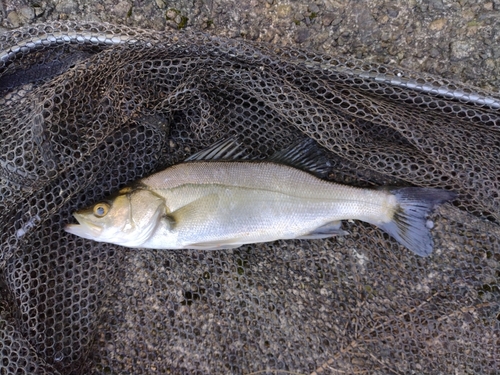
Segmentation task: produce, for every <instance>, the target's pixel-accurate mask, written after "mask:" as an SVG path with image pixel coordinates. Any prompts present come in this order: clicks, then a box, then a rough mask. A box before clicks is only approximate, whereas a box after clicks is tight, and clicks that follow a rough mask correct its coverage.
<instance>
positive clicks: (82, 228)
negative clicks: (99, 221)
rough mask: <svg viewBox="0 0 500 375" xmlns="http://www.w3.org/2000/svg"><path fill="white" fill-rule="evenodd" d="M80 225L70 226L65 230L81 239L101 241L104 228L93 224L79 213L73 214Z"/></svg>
mask: <svg viewBox="0 0 500 375" xmlns="http://www.w3.org/2000/svg"><path fill="white" fill-rule="evenodd" d="M73 216H74V218H75V219H76V220H77V221H78V224H68V225H66V227H65V228H64V230H65V231H66V232H68V233H71V234H74V235H76V236H79V237H83V238H87V239H89V240H94V241H99V237H100V235H101V233H102V227H100V226H99V225H95V224H92V223H90V222H88V221H87V220H85V216H84V215H81V214H79V213H77V212H75V213H74V214H73Z"/></svg>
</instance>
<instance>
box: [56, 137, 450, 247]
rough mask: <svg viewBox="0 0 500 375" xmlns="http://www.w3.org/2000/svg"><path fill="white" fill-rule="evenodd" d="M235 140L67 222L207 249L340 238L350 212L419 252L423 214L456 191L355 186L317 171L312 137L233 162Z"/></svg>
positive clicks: (142, 241) (129, 242)
mask: <svg viewBox="0 0 500 375" xmlns="http://www.w3.org/2000/svg"><path fill="white" fill-rule="evenodd" d="M238 147H239V145H238V144H237V142H236V141H234V140H232V139H231V140H225V141H222V142H218V143H216V144H215V145H214V146H212V147H211V148H209V149H207V150H204V151H202V152H199V153H197V154H195V155H193V156H191V157H190V158H188V159H187V160H186V161H185V162H183V163H181V164H177V165H174V166H172V167H169V168H167V169H165V170H163V171H161V172H158V173H155V174H153V175H151V176H149V177H146V178H144V179H142V180H139V181H137V182H136V183H134V184H133V185H131V186H129V187H127V188H124V189H122V190H120V191H119V192H118V193H116V194H115V195H114V196H112V197H110V198H109V199H106V200H103V201H101V202H98V203H96V204H95V205H93V206H92V207H90V208H87V209H84V210H81V211H78V212H76V213H75V214H74V217H75V218H76V219H77V221H78V222H79V225H78V224H70V225H67V226H66V228H65V229H66V231H67V232H69V233H72V234H75V235H78V236H80V237H83V238H88V239H92V240H95V241H100V242H109V243H114V244H118V245H122V246H127V247H134V248H153V249H203V250H214V249H230V248H235V247H238V246H241V245H244V244H249V243H258V242H268V241H274V240H278V239H316V238H326V237H331V236H335V235H345V234H347V233H346V232H344V231H343V230H342V229H341V220H346V219H355V220H362V221H365V222H368V223H371V224H373V225H376V226H377V227H379V228H380V229H382V230H384V231H385V232H387V233H388V234H390V235H391V236H392V237H394V238H395V239H396V240H397V241H398V242H399V243H401V244H402V245H404V246H406V247H407V248H408V249H410V250H411V251H413V252H414V253H416V254H418V255H421V256H427V255H429V254H431V252H432V250H433V241H432V237H431V234H430V232H429V229H428V228H427V225H426V216H427V215H428V214H429V213H430V212H431V211H432V209H433V208H434V207H435V206H436V205H438V204H441V203H443V202H445V201H448V200H450V199H452V198H454V197H455V194H454V193H452V192H449V191H446V190H440V189H431V188H412V187H408V188H399V189H393V190H380V189H379V190H376V189H362V188H356V187H351V186H346V185H340V184H337V183H333V182H329V181H326V180H324V179H321V178H318V177H317V176H315V175H314V173H316V174H317V173H319V172H321V170H322V165H321V164H320V163H319V162H318V160H319V158H318V152H317V150H318V148H317V147H314V145H312V143H311V141H308V142H304V143H302V144H301V145H298V146H296V147H294V148H291V149H287V150H284V151H282V152H279V153H277V154H276V155H275V156H273V157H271V159H270V160H266V161H257V160H241V159H239V156H240V155H239V152H238V151H239V149H238ZM235 154H236V155H235ZM323 166H324V165H323ZM304 170H307V171H304Z"/></svg>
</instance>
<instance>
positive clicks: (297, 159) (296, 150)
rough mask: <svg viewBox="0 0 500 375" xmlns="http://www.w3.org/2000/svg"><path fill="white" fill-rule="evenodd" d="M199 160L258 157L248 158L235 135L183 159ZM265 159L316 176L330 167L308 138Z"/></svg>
mask: <svg viewBox="0 0 500 375" xmlns="http://www.w3.org/2000/svg"><path fill="white" fill-rule="evenodd" d="M201 160H247V161H257V160H259V159H256V158H248V155H247V150H245V148H244V147H243V146H242V144H241V142H240V141H239V140H238V139H237V138H236V137H231V138H224V139H221V140H219V141H217V142H215V143H214V144H213V145H212V146H210V147H208V148H206V149H203V150H201V151H198V152H197V153H195V154H193V155H191V156H189V157H188V158H187V159H185V161H201ZM266 161H270V162H273V163H277V164H285V165H288V166H290V167H294V168H298V169H302V170H304V171H306V172H309V173H312V174H314V175H316V176H318V177H325V176H326V174H327V173H328V171H329V169H330V167H331V165H330V163H329V161H328V159H327V158H326V157H325V155H324V154H323V152H322V151H321V150H320V149H319V147H318V146H317V144H316V142H315V141H314V140H313V139H310V138H308V139H306V140H302V141H299V142H297V143H294V144H292V145H291V146H289V147H287V148H285V149H283V150H281V151H277V152H276V153H274V154H273V155H271V157H270V158H268V159H266Z"/></svg>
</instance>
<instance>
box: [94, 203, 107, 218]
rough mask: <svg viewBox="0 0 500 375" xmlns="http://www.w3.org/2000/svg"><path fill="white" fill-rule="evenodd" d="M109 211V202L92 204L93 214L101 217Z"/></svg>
mask: <svg viewBox="0 0 500 375" xmlns="http://www.w3.org/2000/svg"><path fill="white" fill-rule="evenodd" d="M108 211H109V204H107V203H97V204H96V205H95V206H94V216H96V217H103V216H106V215H107V213H108Z"/></svg>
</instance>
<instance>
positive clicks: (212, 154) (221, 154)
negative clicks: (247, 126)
mask: <svg viewBox="0 0 500 375" xmlns="http://www.w3.org/2000/svg"><path fill="white" fill-rule="evenodd" d="M245 152H246V150H245V149H244V148H243V147H242V146H241V142H239V141H238V140H237V139H236V138H235V137H231V138H224V139H221V140H220V141H217V142H215V143H214V144H213V145H212V146H210V147H209V148H205V149H203V150H201V151H198V152H197V153H195V154H193V155H191V156H189V157H188V158H187V159H186V160H185V161H200V160H242V159H245V156H244V154H245Z"/></svg>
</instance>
